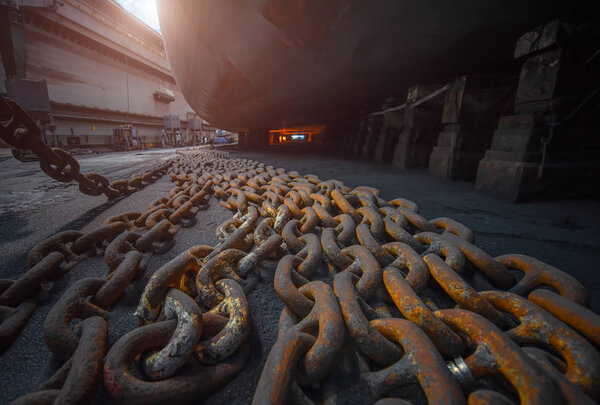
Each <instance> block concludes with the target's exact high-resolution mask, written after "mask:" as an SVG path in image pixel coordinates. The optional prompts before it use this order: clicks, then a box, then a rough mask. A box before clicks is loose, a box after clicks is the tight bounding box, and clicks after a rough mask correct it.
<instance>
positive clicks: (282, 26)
mask: <svg viewBox="0 0 600 405" xmlns="http://www.w3.org/2000/svg"><path fill="white" fill-rule="evenodd" d="M592 3H593V2H586V1H575V2H564V1H561V0H532V1H522V0H486V1H481V0H468V1H467V0H462V1H456V2H448V1H447V0H429V1H422V0H418V1H417V0H378V1H374V0H354V1H347V0H319V1H311V0H296V1H292V0H244V1H237V0H220V1H214V0H158V7H159V17H160V24H161V31H162V33H163V37H164V42H165V47H166V50H167V54H168V57H169V60H170V63H171V67H172V69H173V71H174V75H175V78H176V80H177V83H178V85H179V87H180V89H181V90H182V92H183V94H184V95H185V97H186V100H187V101H188V103H189V104H190V105H191V106H192V108H194V109H195V111H196V112H197V113H198V114H200V115H201V116H202V117H204V118H205V119H206V120H207V121H209V122H210V123H212V124H214V125H216V126H217V127H220V128H226V129H230V130H242V129H257V128H260V129H270V128H281V127H285V126H297V125H314V124H327V123H330V122H334V121H336V120H337V121H340V120H346V119H348V117H352V116H358V115H359V114H360V113H361V112H364V111H367V110H369V109H372V108H373V107H374V105H376V104H378V103H379V104H380V103H381V102H382V101H383V100H385V98H386V97H388V96H391V95H397V96H401V95H402V93H403V92H405V91H406V88H407V87H409V86H411V85H414V84H417V83H421V84H423V83H427V84H433V83H444V82H447V81H448V80H450V79H452V78H453V77H456V76H458V75H462V74H470V73H476V74H483V73H501V71H507V70H510V69H511V64H512V65H515V66H516V64H515V63H514V61H513V57H512V55H513V50H514V45H515V42H516V40H517V38H518V37H519V36H520V35H521V34H523V33H524V32H526V31H527V30H529V29H531V28H533V27H535V26H536V25H538V24H540V23H543V22H545V21H547V20H549V19H551V18H555V17H557V16H565V15H568V14H569V15H570V14H573V15H578V16H581V15H585V14H586V13H588V12H591V11H590V10H589V8H590V7H593V6H591V4H592ZM596 7H597V6H596ZM499 71H500V72H499ZM514 71H515V72H516V71H518V70H514Z"/></svg>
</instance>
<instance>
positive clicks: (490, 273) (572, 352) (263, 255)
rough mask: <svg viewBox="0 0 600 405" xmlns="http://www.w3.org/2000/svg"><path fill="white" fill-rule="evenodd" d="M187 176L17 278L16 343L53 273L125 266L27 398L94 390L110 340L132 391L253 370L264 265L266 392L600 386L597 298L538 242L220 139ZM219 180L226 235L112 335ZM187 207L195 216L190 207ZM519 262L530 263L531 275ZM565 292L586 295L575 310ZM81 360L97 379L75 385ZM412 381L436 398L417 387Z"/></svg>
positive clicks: (159, 396) (477, 393)
mask: <svg viewBox="0 0 600 405" xmlns="http://www.w3.org/2000/svg"><path fill="white" fill-rule="evenodd" d="M169 175H170V176H169V177H170V179H171V181H172V182H173V183H174V184H175V187H174V188H172V189H171V191H170V192H169V193H168V194H167V195H166V196H164V197H161V198H158V199H155V200H154V201H152V202H151V203H150V204H149V205H148V207H147V209H146V210H145V212H141V213H140V212H125V213H124V214H121V215H113V216H112V217H110V218H108V219H106V220H105V221H104V222H103V224H102V225H101V226H100V227H99V228H98V229H95V230H93V231H91V232H88V233H83V232H78V231H63V232H60V233H59V234H57V235H55V236H52V237H50V238H48V239H47V240H44V241H42V242H41V243H38V244H37V245H35V246H34V247H33V248H32V250H31V253H30V255H29V263H30V265H31V270H29V271H28V272H26V273H25V274H24V275H23V277H22V279H20V280H17V281H2V283H1V284H0V287H1V289H0V300H1V301H0V303H1V305H4V307H1V309H2V314H3V318H2V324H1V325H0V326H1V327H2V329H0V331H3V335H1V336H2V339H3V340H2V343H3V344H4V345H9V344H10V341H11V340H12V339H14V338H15V337H16V335H15V334H16V333H18V331H19V329H20V328H21V327H23V325H24V324H26V322H27V318H28V316H29V315H31V313H32V312H33V311H34V310H35V304H34V299H35V297H36V294H38V292H37V291H38V289H39V288H40V287H41V286H42V284H43V283H45V282H46V281H47V279H53V278H54V279H59V280H60V279H62V278H63V277H65V276H66V275H68V273H69V272H70V271H72V270H73V269H74V268H77V266H79V265H80V264H81V263H82V262H84V261H87V260H89V259H90V258H92V257H93V256H94V255H96V254H98V253H100V252H103V254H104V262H105V265H106V268H107V269H108V271H107V272H106V274H107V276H106V277H105V278H83V279H81V280H80V281H78V282H76V283H74V284H73V285H72V286H71V287H70V288H69V289H68V290H67V291H66V292H65V294H64V295H63V296H62V297H61V298H60V299H59V300H58V301H57V303H56V304H55V305H54V307H53V308H52V310H51V311H50V313H49V314H48V316H47V317H46V322H45V324H44V328H43V334H44V338H45V340H46V343H47V345H48V347H49V348H50V350H51V351H52V353H53V354H54V355H55V357H56V358H57V361H59V362H60V364H62V367H60V368H59V370H58V371H57V373H56V374H55V375H54V376H53V377H51V378H50V379H49V380H48V381H47V382H46V383H44V384H42V385H41V386H40V387H39V389H38V390H37V391H36V392H34V393H31V394H28V395H26V396H24V397H22V398H20V399H18V400H17V401H19V402H20V403H25V402H27V401H34V400H35V401H38V400H39V401H53V400H54V399H56V398H67V397H68V398H83V399H82V400H88V399H90V398H92V395H93V391H94V390H93V386H94V384H96V382H97V381H98V375H99V373H98V370H99V369H98V367H99V364H100V363H99V359H101V358H102V357H103V355H104V351H105V349H106V348H108V347H109V346H110V348H109V350H108V354H107V355H106V360H105V362H104V382H103V386H104V392H105V393H107V394H108V395H109V396H110V398H111V399H112V400H113V401H114V402H116V403H164V402H165V401H172V402H181V403H190V402H197V401H199V400H201V399H202V398H203V397H205V396H206V395H208V394H209V393H210V392H212V391H214V390H217V389H219V388H220V387H222V386H223V385H225V384H226V383H227V382H228V381H229V380H231V379H232V378H234V377H235V375H236V374H238V373H240V372H241V371H242V370H243V369H244V365H245V364H246V360H247V357H248V354H249V346H251V345H252V342H251V330H252V325H253V322H252V320H251V306H250V305H249V303H248V296H249V294H250V292H251V291H253V290H254V289H256V288H261V287H257V286H258V285H259V284H258V281H259V279H262V280H265V279H268V280H271V279H272V280H273V285H274V290H275V292H276V293H277V294H279V296H280V298H281V301H283V304H284V308H283V311H282V312H281V316H280V321H279V333H278V338H277V341H276V342H275V344H274V346H273V348H272V350H271V352H270V353H269V354H268V355H266V353H265V356H266V363H265V365H264V367H263V371H262V374H261V376H260V378H259V379H258V381H257V383H256V384H257V385H256V390H255V394H254V399H253V401H254V403H257V404H259V403H260V404H262V403H292V402H299V403H311V402H312V403H319V402H325V403H332V404H335V403H341V402H340V401H341V400H339V401H338V400H337V399H336V398H337V395H338V393H340V392H343V390H344V388H343V387H340V385H339V384H340V380H341V381H343V380H345V379H349V380H351V379H352V378H355V379H356V382H357V383H359V384H364V387H363V391H364V392H365V395H368V396H369V398H370V399H371V400H372V401H373V402H375V400H377V399H379V398H380V397H383V396H386V397H387V400H388V402H389V401H392V400H393V398H394V397H400V398H405V397H404V396H403V395H407V397H406V398H410V399H413V400H415V401H417V402H424V401H429V402H431V403H458V404H460V403H465V402H467V401H468V402H469V403H483V402H485V401H489V402H492V403H502V401H505V400H512V401H518V400H520V401H522V402H524V403H541V402H544V403H548V404H552V403H560V402H561V401H562V400H563V399H564V400H565V401H572V400H573V398H580V399H581V402H585V401H587V399H589V398H593V399H597V398H598V386H600V384H599V383H598V378H599V375H600V371H599V369H598V364H600V363H599V359H600V354H599V353H598V351H597V347H596V346H595V345H596V344H597V343H596V341H595V340H594V337H595V336H597V334H598V331H597V329H598V325H597V320H596V318H597V315H595V314H593V313H592V312H590V311H588V312H585V311H583V312H581V313H582V316H581V317H580V318H572V319H571V318H570V316H569V314H574V313H575V314H576V313H579V312H580V311H578V310H577V308H580V307H581V308H584V307H583V306H582V305H585V304H587V302H588V294H587V292H586V291H585V288H584V287H583V286H582V285H581V284H580V283H578V282H576V281H575V280H574V279H572V278H569V277H567V276H566V275H565V274H564V273H563V272H562V271H560V270H559V269H557V268H555V267H552V266H549V265H547V264H545V263H543V262H541V261H539V260H535V259H532V258H529V257H524V256H520V255H504V256H501V257H499V258H497V259H494V258H493V257H492V256H490V255H488V254H487V253H486V252H485V251H483V249H481V248H479V247H477V246H476V245H474V243H473V240H474V238H473V233H472V232H471V231H470V230H469V229H468V228H467V227H466V226H464V225H462V224H460V223H458V222H456V221H451V220H448V219H444V218H441V219H440V218H438V219H436V220H434V221H432V222H430V221H428V220H427V219H426V218H425V217H424V216H422V215H420V214H419V213H418V207H417V206H416V204H414V203H412V202H410V201H408V200H406V199H395V200H392V201H389V202H388V201H385V200H383V199H382V198H381V197H380V196H379V192H378V190H376V189H373V188H371V187H357V188H354V189H352V188H350V187H347V186H345V185H343V184H342V183H341V182H338V181H321V179H319V178H318V177H316V176H314V175H306V176H302V175H300V174H299V173H297V172H287V171H285V170H284V169H275V168H273V167H271V166H265V165H264V164H261V163H258V162H255V161H249V160H244V159H231V158H230V157H229V156H228V154H226V153H224V152H218V151H210V150H202V149H188V150H183V151H180V153H179V154H178V156H177V157H176V158H174V159H173V160H172V161H170V162H169ZM212 193H214V194H215V196H216V197H217V199H219V200H220V202H222V205H223V206H225V207H227V208H228V209H229V210H231V211H234V215H233V217H232V218H231V219H229V220H227V221H225V222H224V223H222V224H221V225H220V226H218V227H216V237H217V238H216V240H217V241H218V242H217V243H216V244H215V245H214V246H209V245H195V246H193V247H191V248H189V249H186V250H184V251H183V252H182V253H180V254H179V255H178V256H177V257H176V258H174V259H173V260H171V261H169V262H167V263H165V264H164V265H163V266H161V267H160V268H159V269H158V270H157V271H155V272H154V274H152V275H151V276H150V277H149V278H148V281H147V282H146V283H145V287H144V288H142V290H143V291H138V294H137V295H135V300H137V301H139V303H138V308H137V311H136V315H137V317H138V319H139V321H140V322H139V323H140V325H139V326H138V327H137V328H134V329H133V330H132V331H130V332H129V333H127V334H125V335H123V336H114V340H113V341H112V344H107V343H106V326H105V324H104V321H103V320H102V319H101V318H105V319H110V314H111V313H112V312H113V311H116V310H117V309H116V308H115V304H118V302H119V299H120V297H122V296H123V295H124V294H125V293H126V290H127V289H128V285H131V283H134V282H135V279H136V277H138V276H139V275H141V274H142V273H143V272H144V271H145V269H146V268H147V262H148V260H154V258H155V257H156V256H158V255H160V254H162V253H164V252H165V251H166V250H167V249H169V248H171V247H172V246H173V242H170V241H172V240H176V238H177V234H178V232H179V231H181V230H182V229H183V228H182V225H183V222H182V221H183V219H184V217H185V219H186V220H190V222H189V224H190V226H192V227H193V221H192V219H193V218H194V217H196V216H199V215H201V213H200V209H199V208H200V207H201V206H202V205H205V204H206V203H207V202H209V201H210V200H211V199H212ZM267 201H268V203H266V204H265V202H267ZM188 203H189V204H188ZM186 204H188V205H186ZM317 204H318V206H317V208H316V209H315V208H314V206H315V205H317ZM181 207H186V208H185V215H183V216H182V217H179V216H176V217H175V218H174V217H173V213H174V212H177V210H179V209H180V208H181ZM193 208H198V209H193ZM142 211H143V210H142ZM386 218H389V220H390V221H392V222H393V224H394V226H396V227H400V228H402V229H403V230H404V231H405V232H406V234H402V235H399V236H400V239H401V241H398V240H395V239H394V238H393V236H392V235H394V233H389V232H387V231H386V226H385V219H386ZM173 221H174V222H173ZM406 235H408V238H407V236H406ZM409 238H410V239H409ZM410 240H413V242H412V244H409V243H407V242H408V241H410ZM140 241H142V242H140ZM261 262H263V263H266V262H269V264H270V267H268V266H267V267H263V266H261ZM267 268H269V269H270V270H269V271H265V270H266V269H267ZM514 270H520V271H522V272H524V273H525V276H524V277H523V278H522V279H520V280H519V281H517V280H518V278H515V277H514V275H513V272H514ZM539 286H549V287H553V288H555V289H556V291H557V292H559V293H560V295H559V296H555V295H556V294H553V293H550V292H547V291H545V290H536V288H537V287H539ZM532 289H533V290H534V291H533V292H531V290H532ZM507 290H510V291H507ZM262 292H263V293H264V292H265V291H264V290H263V291H262ZM518 294H521V295H518ZM525 295H528V297H529V298H530V299H531V300H529V299H528V298H526V297H525ZM561 300H564V301H566V302H567V303H570V304H569V305H563V306H561V305H559V307H560V308H557V307H556V306H557V302H561ZM535 301H537V302H539V303H540V306H538V305H536V304H535V303H534V302H535ZM456 305H458V306H459V307H460V308H461V309H454V307H455V306H456ZM22 306H24V307H23V309H21V308H22ZM543 308H547V309H548V312H547V311H546V310H545V309H543ZM19 311H21V312H22V315H21V312H19ZM551 313H553V314H555V316H556V317H555V316H553V315H552V314H551ZM4 314H8V315H12V316H6V315H4ZM13 317H14V319H13ZM401 317H404V318H405V319H401ZM174 318H177V320H175V319H174ZM486 318H487V319H486ZM563 321H564V322H563ZM567 324H569V325H571V326H572V327H573V328H571V327H570V326H568V325H567ZM5 330H6V331H7V332H4V331H5ZM80 330H81V334H80V333H79V331H80ZM15 331H16V332H15ZM109 332H110V331H109ZM578 332H579V333H581V334H579V333H578ZM249 337H250V338H249ZM249 340H250V341H249ZM90 342H92V343H93V345H92V346H93V348H95V349H94V350H92V349H91V348H90V347H89V346H88V345H87V344H88V343H90ZM531 345H535V346H536V347H537V349H536V350H539V351H538V352H535V351H532V350H531V349H530V348H529V346H531ZM556 355H560V357H561V358H560V359H559V358H558V357H556ZM86 356H87V357H86ZM544 356H546V357H544ZM548 356H551V357H548ZM82 357H86V358H87V359H88V360H89V361H85V360H82ZM136 358H137V359H139V361H138V360H136ZM463 359H464V360H463ZM254 361H256V359H255V360H254ZM259 361H262V359H261V360H259ZM446 362H451V364H449V365H447V364H446ZM81 364H84V365H85V366H86V367H84V368H81V367H83V366H81ZM549 367H553V368H549ZM76 373H77V375H79V374H82V375H86V377H85V379H84V381H85V384H84V383H83V381H82V382H74V378H75V377H74V376H75V375H76ZM411 384H418V385H419V386H420V387H421V388H420V390H421V391H419V392H420V393H421V394H417V395H413V396H411V395H412V394H410V392H411V391H410V388H409V387H410V385H411ZM396 399H399V398H396ZM336 401H338V402H336Z"/></svg>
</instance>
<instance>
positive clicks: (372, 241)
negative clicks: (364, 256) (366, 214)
mask: <svg viewBox="0 0 600 405" xmlns="http://www.w3.org/2000/svg"><path fill="white" fill-rule="evenodd" d="M356 237H357V239H358V243H360V244H361V245H362V246H364V247H366V248H367V249H368V250H369V252H371V253H372V254H373V256H374V257H375V259H376V260H377V262H379V264H380V265H382V266H387V265H388V264H390V263H391V262H393V261H394V256H392V255H391V254H390V253H389V252H388V251H387V250H385V249H384V248H383V247H382V246H381V243H380V242H378V241H377V239H376V238H375V236H374V235H373V234H372V233H371V230H370V229H369V227H368V225H367V224H364V223H362V222H361V223H360V224H358V226H357V227H356Z"/></svg>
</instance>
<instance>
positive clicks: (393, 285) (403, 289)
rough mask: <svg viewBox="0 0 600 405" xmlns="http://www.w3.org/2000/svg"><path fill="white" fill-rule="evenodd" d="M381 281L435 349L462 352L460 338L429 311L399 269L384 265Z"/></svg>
mask: <svg viewBox="0 0 600 405" xmlns="http://www.w3.org/2000/svg"><path fill="white" fill-rule="evenodd" d="M383 282H384V284H385V287H386V289H387V292H388V293H389V294H390V296H391V297H392V299H393V300H394V303H395V304H396V307H397V308H398V310H399V311H400V312H401V313H402V315H403V316H404V317H405V318H406V319H408V320H409V321H411V322H413V323H415V324H416V325H417V326H419V327H420V328H421V329H423V331H424V332H425V333H426V334H427V336H428V337H429V339H431V341H432V342H433V344H434V345H435V347H436V348H437V350H439V351H440V352H441V353H443V354H444V355H448V356H452V357H456V356H460V355H461V354H462V352H463V351H464V342H463V341H462V339H461V338H460V337H459V336H458V335H457V334H456V333H454V332H453V331H452V329H450V328H449V327H448V326H446V325H445V324H444V323H443V322H442V321H440V320H439V319H438V318H437V317H436V316H435V315H434V314H433V313H432V312H431V310H430V309H429V308H428V307H427V305H425V303H424V302H423V301H422V300H421V298H420V297H419V296H418V295H417V294H416V293H415V292H414V291H413V289H412V288H411V287H410V285H409V284H408V282H407V281H406V280H405V279H404V276H403V275H402V273H401V272H400V270H398V269H397V268H395V267H391V266H390V267H386V268H385V269H384V270H383Z"/></svg>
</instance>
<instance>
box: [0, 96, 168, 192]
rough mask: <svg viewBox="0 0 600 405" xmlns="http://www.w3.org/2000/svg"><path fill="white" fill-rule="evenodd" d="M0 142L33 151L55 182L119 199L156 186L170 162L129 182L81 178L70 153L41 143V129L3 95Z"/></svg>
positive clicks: (93, 175)
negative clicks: (75, 183)
mask: <svg viewBox="0 0 600 405" xmlns="http://www.w3.org/2000/svg"><path fill="white" fill-rule="evenodd" d="M0 138H2V139H3V140H4V141H5V142H6V143H8V144H9V145H10V146H11V147H13V148H16V149H21V150H30V151H32V152H33V153H35V154H36V155H37V156H39V158H40V168H41V169H42V171H43V172H44V173H46V174H47V175H48V176H50V177H52V178H53V179H54V180H57V181H60V182H63V183H69V182H71V181H76V182H77V183H78V184H79V191H81V192H82V193H84V194H87V195H92V196H98V195H101V194H104V195H106V196H107V197H108V198H117V197H121V196H124V195H128V194H131V193H134V192H136V191H137V190H140V189H142V188H144V187H146V186H147V185H148V184H151V183H154V182H155V181H156V180H158V179H159V178H160V177H161V176H162V175H164V174H165V173H166V171H167V169H168V167H169V165H170V163H169V162H167V163H164V164H162V165H158V166H156V167H155V168H153V169H151V170H147V171H145V172H144V173H142V174H140V175H135V176H132V177H131V178H130V179H129V180H116V181H113V182H112V183H111V182H110V181H109V180H108V179H107V178H106V177H104V176H102V175H100V174H98V173H93V172H92V173H88V174H82V173H81V172H80V167H79V163H78V162H77V160H76V159H75V158H74V157H73V156H71V155H70V154H69V153H68V152H67V151H65V150H64V149H61V148H51V147H49V146H48V145H46V144H45V143H43V142H42V141H41V138H40V129H39V128H38V126H37V125H36V123H35V121H34V120H33V119H32V118H31V117H30V116H29V115H28V114H27V113H26V112H25V111H24V110H23V108H21V106H20V105H19V104H17V103H16V102H15V101H14V100H11V99H10V98H7V97H4V96H2V95H0Z"/></svg>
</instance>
